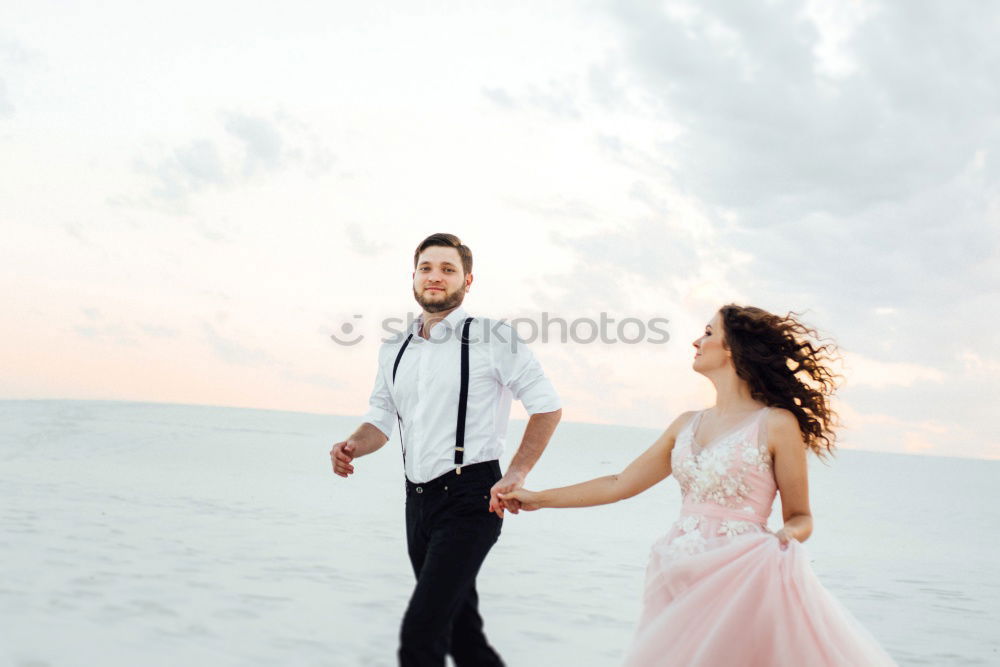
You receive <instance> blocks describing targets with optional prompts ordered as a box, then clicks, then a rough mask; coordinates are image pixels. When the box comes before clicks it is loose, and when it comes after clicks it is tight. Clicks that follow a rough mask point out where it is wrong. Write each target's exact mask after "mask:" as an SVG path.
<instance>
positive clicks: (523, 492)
mask: <svg viewBox="0 0 1000 667" xmlns="http://www.w3.org/2000/svg"><path fill="white" fill-rule="evenodd" d="M499 496H500V500H502V501H503V502H504V503H507V504H508V506H510V505H512V504H514V503H517V507H518V508H519V509H522V510H524V511H525V512H533V511H534V510H537V509H541V508H542V505H541V501H540V499H539V493H538V492H537V491H528V490H527V489H517V490H515V491H511V492H509V493H501V494H499ZM511 512H514V514H517V510H513V509H512V510H511Z"/></svg>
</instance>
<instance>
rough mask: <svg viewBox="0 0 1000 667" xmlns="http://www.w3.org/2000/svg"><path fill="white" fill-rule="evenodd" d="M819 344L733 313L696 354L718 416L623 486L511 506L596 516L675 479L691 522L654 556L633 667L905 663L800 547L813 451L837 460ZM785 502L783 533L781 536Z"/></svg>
mask: <svg viewBox="0 0 1000 667" xmlns="http://www.w3.org/2000/svg"><path fill="white" fill-rule="evenodd" d="M816 335H817V334H816V332H815V331H814V330H812V329H809V328H807V327H806V326H804V325H803V324H801V323H800V322H799V321H797V320H796V319H795V318H794V317H792V316H791V314H789V315H788V316H786V317H780V316H778V315H773V314H771V313H768V312H767V311H764V310H761V309H760V308H753V307H741V306H737V305H734V304H730V305H727V306H723V307H722V309H720V310H719V312H717V313H716V314H715V316H714V317H713V318H712V321H711V323H710V324H708V325H707V326H706V327H705V333H704V335H703V336H702V337H701V338H699V339H698V340H696V341H694V347H695V349H696V350H697V351H696V353H695V356H694V362H693V364H692V366H693V368H694V370H695V371H697V372H699V373H701V374H702V375H704V376H706V377H707V378H708V379H709V380H711V382H712V384H713V385H714V386H715V391H716V399H715V405H714V406H713V407H711V408H709V409H707V410H701V411H697V412H685V413H684V414H682V415H681V416H680V417H678V418H677V419H676V420H674V422H673V423H672V424H671V425H670V427H669V428H668V429H667V430H666V432H664V433H663V435H661V436H660V438H659V439H658V440H657V441H656V442H655V443H653V445H652V446H651V447H650V448H649V449H648V450H647V451H646V452H645V453H643V454H642V455H641V456H639V458H637V459H636V460H635V461H633V462H632V463H631V464H630V465H629V466H628V467H627V468H626V469H625V470H624V471H623V472H621V473H620V474H618V475H609V476H606V477H599V478H597V479H593V480H590V481H589V482H583V483H581V484H575V485H573V486H567V487H563V488H558V489H549V490H546V491H539V492H534V491H528V490H526V489H519V490H517V491H515V492H512V493H508V494H503V495H501V498H502V499H503V500H505V501H517V502H518V503H520V508H521V509H524V510H536V509H540V508H542V507H587V506H592V505H603V504H606V503H613V502H615V501H618V500H621V499H623V498H630V497H632V496H634V495H636V494H638V493H641V492H642V491H645V490H646V489H648V488H649V487H651V486H652V485H654V484H656V483H657V482H659V481H660V480H662V479H664V478H665V477H667V475H669V474H671V473H673V474H674V476H675V477H676V478H677V481H678V482H679V483H680V486H681V490H682V493H683V504H682V507H681V512H680V517H679V518H678V520H677V522H676V523H675V524H674V526H673V527H672V528H671V530H670V531H669V532H668V533H667V534H666V535H665V536H664V537H663V538H661V539H660V540H659V541H657V542H656V543H655V544H654V545H653V547H652V550H651V554H650V559H649V565H648V567H647V570H646V589H645V595H644V602H643V610H642V614H641V617H640V620H639V626H638V628H637V630H636V633H635V637H634V639H633V642H632V646H631V647H630V649H629V652H628V657H627V659H626V664H627V665H636V666H638V665H643V666H646V665H712V666H715V665H809V666H813V665H851V666H852V667H853V666H857V665H891V664H894V663H893V661H892V659H891V658H890V657H889V656H888V654H886V653H885V651H883V650H882V648H881V647H879V645H878V644H877V643H876V641H875V640H874V639H873V638H872V637H871V635H869V634H868V632H867V631H866V630H865V629H864V628H863V627H861V625H860V624H859V623H858V622H857V621H856V619H854V617H853V616H852V615H851V614H850V612H848V611H847V609H846V608H844V607H843V606H842V605H841V604H840V603H839V602H838V601H837V600H836V599H835V598H833V597H832V596H831V595H830V593H829V592H827V590H826V589H825V588H823V586H822V585H821V584H820V583H819V581H818V579H817V578H816V576H815V574H814V573H813V571H812V569H811V568H810V566H809V563H808V560H807V558H806V554H805V552H804V549H803V547H802V546H801V544H800V542H802V541H805V540H806V539H807V538H808V537H809V535H810V534H811V533H812V529H813V521H812V515H811V514H810V512H809V491H808V481H807V465H806V452H807V450H810V451H812V452H814V453H815V454H817V455H820V456H823V455H825V454H826V453H827V452H829V451H832V449H833V441H834V437H835V434H834V431H833V427H834V421H835V418H836V415H835V413H834V412H833V410H832V409H831V408H830V403H829V399H830V395H831V394H832V393H833V391H834V389H835V382H834V380H835V376H834V374H833V373H832V372H831V371H830V369H829V367H828V365H829V363H828V362H829V361H830V360H831V358H832V357H831V355H830V353H831V352H832V351H833V350H834V348H833V346H832V345H818V344H816V345H814V344H813V342H811V341H810V338H813V339H815V338H816ZM779 492H780V494H781V511H782V517H783V522H784V523H783V525H782V527H781V528H780V529H779V530H778V531H776V532H774V533H771V532H770V531H769V530H768V529H767V526H766V524H767V519H768V515H769V514H770V513H771V505H772V503H773V502H774V498H775V495H776V493H779ZM515 506H516V504H515Z"/></svg>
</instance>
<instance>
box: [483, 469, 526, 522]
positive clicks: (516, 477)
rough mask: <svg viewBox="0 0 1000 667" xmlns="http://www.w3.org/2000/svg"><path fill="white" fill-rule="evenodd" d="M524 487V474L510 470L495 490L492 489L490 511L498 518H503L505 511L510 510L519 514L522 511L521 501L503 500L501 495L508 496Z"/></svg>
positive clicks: (494, 487) (495, 486) (495, 485)
mask: <svg viewBox="0 0 1000 667" xmlns="http://www.w3.org/2000/svg"><path fill="white" fill-rule="evenodd" d="M523 485H524V473H521V472H517V471H516V470H508V471H507V474H506V475H504V476H503V477H501V478H500V481H498V482H497V483H496V484H494V485H493V488H491V489H490V511H491V512H496V514H497V516H498V517H500V518H501V519H502V518H503V511H504V510H505V509H506V510H510V511H511V512H512V513H514V514H517V513H518V511H519V510H520V509H521V503H520V501H518V500H516V499H511V500H503V499H501V494H508V493H511V492H513V491H516V490H517V489H520V488H521V487H522V486H523Z"/></svg>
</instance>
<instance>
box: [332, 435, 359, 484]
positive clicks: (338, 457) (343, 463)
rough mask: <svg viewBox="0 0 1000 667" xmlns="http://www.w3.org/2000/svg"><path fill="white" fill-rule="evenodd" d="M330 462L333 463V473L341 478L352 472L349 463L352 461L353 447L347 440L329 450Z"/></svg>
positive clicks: (351, 466)
mask: <svg viewBox="0 0 1000 667" xmlns="http://www.w3.org/2000/svg"><path fill="white" fill-rule="evenodd" d="M330 460H331V461H332V462H333V472H334V473H336V474H337V475H340V476H341V477H347V476H348V475H350V474H352V473H353V472H354V466H353V465H351V461H353V460H354V445H353V444H350V442H349V441H348V440H345V441H343V442H338V443H337V444H336V445H334V446H333V449H331V450H330Z"/></svg>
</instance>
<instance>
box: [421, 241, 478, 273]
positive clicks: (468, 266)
mask: <svg viewBox="0 0 1000 667" xmlns="http://www.w3.org/2000/svg"><path fill="white" fill-rule="evenodd" d="M433 246H441V247H442V248H454V249H456V250H458V256H459V257H461V258H462V271H463V273H464V274H465V275H469V274H470V273H472V251H471V250H469V246H467V245H463V244H462V239H460V238H458V237H457V236H455V235H454V234H431V235H430V236H428V237H427V238H425V239H424V240H423V241H421V242H420V245H418V246H417V249H416V251H415V252H414V253H413V268H414V269H415V268H417V261H418V260H419V259H420V253H422V252H423V251H424V250H427V248H431V247H433Z"/></svg>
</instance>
